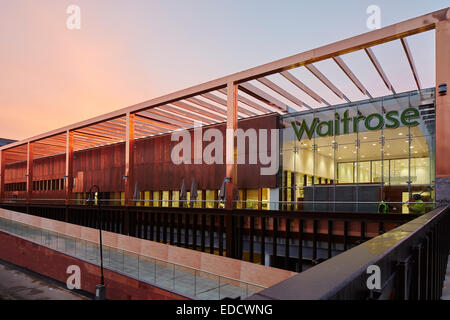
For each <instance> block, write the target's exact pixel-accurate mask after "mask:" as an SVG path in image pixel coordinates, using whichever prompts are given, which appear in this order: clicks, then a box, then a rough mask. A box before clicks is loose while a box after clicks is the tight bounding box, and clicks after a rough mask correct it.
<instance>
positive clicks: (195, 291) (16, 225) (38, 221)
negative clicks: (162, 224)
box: [0, 210, 295, 300]
mask: <svg viewBox="0 0 450 320" xmlns="http://www.w3.org/2000/svg"><path fill="white" fill-rule="evenodd" d="M17 220H21V221H22V222H19V221H17ZM26 221H28V223H24V222H26ZM32 224H34V226H33V225H32ZM37 225H45V226H47V228H44V227H38V226H37ZM58 227H59V228H58ZM55 229H59V230H61V231H63V230H65V232H56V231H55ZM0 230H1V231H4V232H7V233H10V234H13V235H17V236H19V237H22V238H25V239H27V240H30V241H32V242H35V243H37V244H40V245H43V246H46V247H48V248H51V249H53V250H56V251H59V252H62V253H65V254H67V255H70V256H73V257H76V258H78V259H81V260H84V261H87V262H90V263H92V264H95V265H100V250H99V244H98V242H97V241H91V240H93V239H92V238H95V239H97V238H98V230H96V229H91V228H86V227H80V226H75V225H71V224H67V223H64V222H56V221H52V220H49V219H44V218H37V217H31V216H28V215H26V214H20V213H15V212H12V211H6V210H2V211H1V212H0ZM69 230H71V231H69ZM77 231H79V233H80V235H82V234H84V235H85V236H86V238H87V239H85V237H82V236H80V237H78V238H77V237H73V236H69V235H67V234H64V233H70V232H72V233H74V232H75V233H77ZM103 236H104V240H103V243H104V245H103V265H104V267H105V268H107V269H110V270H112V271H115V272H118V273H121V274H124V275H126V276H129V277H132V278H135V279H138V280H140V281H143V282H146V283H149V284H153V285H156V286H158V287H161V288H163V289H166V290H168V291H172V292H175V293H180V294H182V295H184V296H187V297H191V298H193V299H201V300H217V299H223V298H226V297H228V298H238V297H240V298H241V299H244V298H246V297H248V296H250V295H253V294H255V293H257V292H259V291H260V290H262V289H264V288H265V287H267V286H269V285H271V284H275V283H276V282H279V281H282V280H284V279H286V278H288V277H290V276H291V275H293V274H295V273H293V272H289V271H285V270H280V269H274V268H270V267H265V266H260V265H256V264H252V263H246V262H242V261H237V260H234V259H230V258H226V257H218V256H214V255H210V254H206V253H201V252H197V251H192V250H189V249H184V248H178V247H174V246H168V245H164V244H160V243H157V242H153V241H148V240H142V239H135V238H131V237H127V236H122V235H117V234H112V233H109V232H103ZM112 238H116V240H117V243H122V244H124V247H128V248H130V247H133V244H132V243H130V242H135V243H134V247H135V248H136V247H139V248H140V249H141V251H142V249H143V248H147V252H150V253H153V255H143V254H140V253H139V252H138V251H139V250H135V252H133V251H131V250H126V249H123V248H120V246H114V247H113V246H111V245H109V244H111V240H112ZM136 244H137V246H136ZM130 249H131V248H130ZM167 250H169V251H173V252H172V254H169V253H168V254H167V260H162V259H159V258H157V257H155V256H158V253H159V254H161V251H167ZM169 255H171V256H172V257H173V258H177V259H176V260H178V261H179V262H181V261H183V258H184V260H185V262H186V264H181V263H174V262H171V261H169V260H173V259H170V258H169ZM196 255H201V256H202V258H203V259H202V260H203V262H204V264H205V266H206V265H208V264H209V268H208V267H206V268H204V269H206V270H202V268H194V267H192V263H190V262H192V257H195V256H196ZM208 256H209V258H212V259H213V260H215V261H214V262H215V263H216V264H219V265H221V268H217V269H218V270H217V271H216V272H211V270H210V269H211V266H212V264H214V262H212V261H209V262H208V261H207V260H208ZM180 260H181V261H180ZM189 264H190V265H189ZM243 268H245V269H246V270H245V271H244V274H242V272H241V271H243V270H242V269H243ZM220 269H222V272H221V270H220ZM233 269H234V270H233ZM236 269H239V270H236ZM225 271H226V272H225ZM233 271H234V274H235V275H237V274H239V276H236V277H230V276H229V275H230V272H231V273H233ZM236 271H239V272H237V273H236ZM248 273H250V274H252V276H253V277H252V276H251V278H252V280H255V281H254V282H250V281H248V280H249V279H247V278H248V276H246V274H248Z"/></svg>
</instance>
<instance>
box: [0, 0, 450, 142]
mask: <svg viewBox="0 0 450 320" xmlns="http://www.w3.org/2000/svg"><path fill="white" fill-rule="evenodd" d="M71 4H74V5H78V6H79V7H80V8H81V29H80V30H69V29H68V28H67V27H66V20H67V18H68V17H69V15H68V14H67V13H66V9H67V7H68V6H69V5H71ZM369 5H378V6H379V7H380V9H381V26H387V25H390V24H393V23H396V22H400V21H403V20H406V19H409V18H413V17H415V16H419V15H423V14H426V13H429V12H432V11H435V10H439V9H442V8H445V7H447V6H448V1H444V0H442V1H441V0H433V1H425V0H421V1H416V0H413V1H387V0H386V1H384V0H383V1H381V0H380V1H361V0H355V1H331V0H330V1H324V0H322V1H300V0H297V1H261V0H244V1H243V0H241V1H230V0H229V1H215V0H195V1H194V0H177V1H176V0H169V1H167V0H165V1H152V0H142V1H138V0H130V1H123V0H71V1H65V0H40V1H36V0H14V1H11V0H0V67H1V77H0V108H1V117H0V137H1V138H10V139H18V140H20V139H24V138H27V137H30V136H34V135H37V134H40V133H43V132H46V131H50V130H53V129H56V128H60V127H63V126H65V125H69V124H71V123H74V122H78V121H82V120H85V119H88V118H91V117H94V116H97V115H100V114H103V113H107V112H110V111H113V110H116V109H119V108H123V107H127V106H130V105H133V104H135V103H139V102H142V101H145V100H148V99H151V98H155V97H158V96H161V95H164V94H167V93H170V92H173V91H176V90H180V89H183V88H186V87H190V86H192V85H195V84H199V83H202V82H205V81H209V80H212V79H215V78H218V77H221V76H225V75H227V74H231V73H234V72H238V71H241V70H244V69H248V68H251V67H254V66H257V65H259V64H263V63H267V62H270V61H273V60H275V59H280V58H284V57H286V56H289V55H292V54H296V53H299V52H302V51H306V50H309V49H313V48H315V47H318V46H321V45H324V44H327V43H331V42H334V41H338V40H341V39H344V38H348V37H351V36H354V35H358V34H360V33H364V32H367V31H369V30H368V29H367V27H366V20H367V17H368V15H367V14H366V8H367V7H368V6H369ZM416 40H417V41H416ZM416 40H414V39H411V42H410V45H411V48H412V50H413V52H414V54H415V55H416V56H415V57H416V63H417V64H418V69H419V71H420V74H421V78H422V81H423V83H424V86H433V85H434V83H433V81H434V80H433V79H434V70H433V68H434V61H433V57H434V50H433V46H434V38H433V34H430V35H424V36H420V37H418V39H416ZM419 40H420V41H421V42H419ZM415 41H416V42H415ZM379 54H380V60H383V59H384V61H385V63H386V64H387V67H389V66H391V67H392V68H394V69H392V70H393V71H391V72H392V75H393V82H395V80H397V81H399V79H400V76H398V78H397V79H396V78H395V77H396V74H398V72H396V69H395V68H396V61H395V59H392V58H389V54H387V53H385V54H384V57H383V53H382V52H381V51H380V52H379ZM400 86H401V84H400ZM406 89H407V88H405V90H406Z"/></svg>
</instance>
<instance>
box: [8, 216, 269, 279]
mask: <svg viewBox="0 0 450 320" xmlns="http://www.w3.org/2000/svg"><path fill="white" fill-rule="evenodd" d="M1 219H3V220H7V221H12V222H13V223H16V224H21V225H25V226H28V227H32V228H35V229H40V230H43V231H46V232H51V233H54V234H56V235H60V236H62V237H63V238H72V239H77V240H80V241H85V242H88V243H92V244H95V245H97V246H98V245H99V244H98V243H96V242H93V241H90V240H86V239H82V238H79V237H76V236H71V235H70V236H69V235H66V234H63V233H60V232H57V231H53V230H50V229H46V228H43V227H36V226H33V225H29V224H26V223H23V222H18V221H15V220H10V219H6V218H4V217H0V220H1ZM85 228H87V227H85ZM27 240H29V239H27ZM33 242H34V241H33ZM44 246H45V245H44ZM104 247H109V248H113V249H116V250H119V251H122V252H124V253H131V254H134V255H137V256H142V257H146V258H150V259H154V260H156V261H159V262H163V263H168V264H171V265H174V266H179V267H182V268H186V269H190V270H193V271H198V272H202V273H207V274H210V275H213V276H216V277H219V278H222V279H228V280H231V281H236V282H238V283H243V284H246V285H250V286H254V287H259V288H267V287H265V286H262V285H259V284H255V283H252V282H249V281H244V280H239V279H235V278H232V277H228V276H224V275H220V274H218V273H214V272H210V271H204V270H201V269H198V268H195V267H191V266H187V265H183V264H180V263H177V262H170V261H166V260H162V259H159V258H156V257H153V256H149V255H145V254H142V253H137V252H134V251H130V250H125V249H121V248H119V247H115V246H112V245H104ZM106 268H107V267H106Z"/></svg>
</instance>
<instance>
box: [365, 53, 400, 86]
mask: <svg viewBox="0 0 450 320" xmlns="http://www.w3.org/2000/svg"><path fill="white" fill-rule="evenodd" d="M364 51H365V52H366V54H367V56H368V57H369V59H370V61H372V64H373V66H374V67H375V69H376V70H377V72H378V74H379V75H380V77H381V79H382V80H383V82H384V84H385V85H386V88H388V90H389V91H391V92H392V93H394V94H395V90H394V88H393V87H392V84H391V82H390V81H389V79H388V77H387V75H386V73H384V70H383V68H382V67H381V64H380V62H378V59H377V57H376V56H375V53H373V51H372V48H364Z"/></svg>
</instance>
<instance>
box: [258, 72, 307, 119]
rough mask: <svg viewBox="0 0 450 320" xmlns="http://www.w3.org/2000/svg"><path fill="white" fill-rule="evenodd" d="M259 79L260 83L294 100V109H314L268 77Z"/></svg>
mask: <svg viewBox="0 0 450 320" xmlns="http://www.w3.org/2000/svg"><path fill="white" fill-rule="evenodd" d="M256 80H257V81H259V82H260V83H262V84H263V85H265V86H266V87H268V88H269V89H271V90H273V91H275V92H276V93H278V94H279V95H281V96H283V97H284V98H285V99H287V100H289V101H291V102H293V103H294V104H295V105H296V106H293V107H294V109H296V110H297V111H302V110H303V108H307V109H312V108H311V107H310V106H308V105H307V104H306V103H304V102H303V101H301V100H300V99H298V98H296V97H294V96H293V95H292V94H290V93H289V92H287V91H286V90H284V89H283V88H281V87H280V86H278V85H276V84H275V83H273V82H272V81H270V80H269V79H267V78H265V77H264V78H258V79H256Z"/></svg>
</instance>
